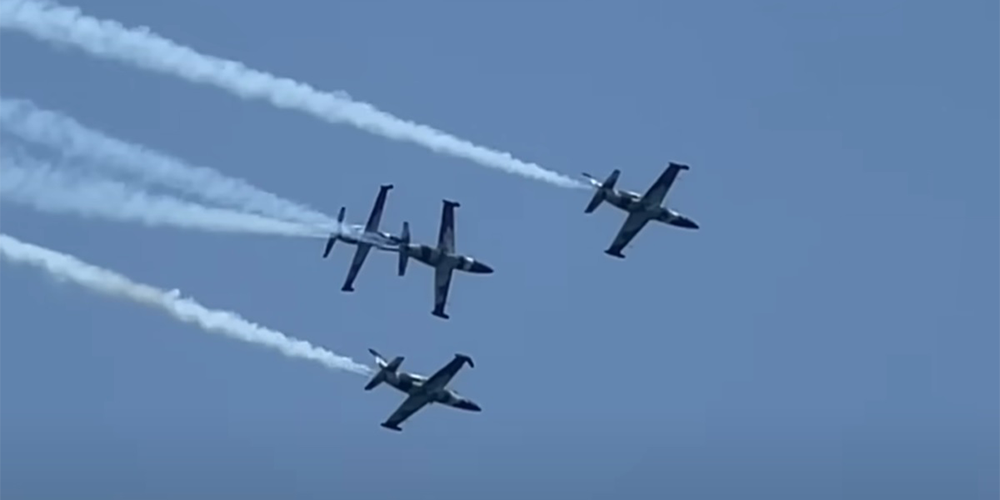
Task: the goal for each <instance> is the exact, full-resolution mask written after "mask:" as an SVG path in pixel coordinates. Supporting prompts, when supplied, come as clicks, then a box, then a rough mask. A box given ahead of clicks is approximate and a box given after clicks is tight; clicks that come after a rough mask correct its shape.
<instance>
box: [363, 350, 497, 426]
mask: <svg viewBox="0 0 1000 500" xmlns="http://www.w3.org/2000/svg"><path fill="white" fill-rule="evenodd" d="M368 352H370V353H372V356H375V364H377V365H378V368H379V370H378V373H376V374H375V376H374V377H372V379H371V381H369V382H368V384H367V385H365V390H366V391H370V390H372V389H374V388H376V387H378V386H379V385H380V384H381V383H382V382H385V383H387V384H389V385H391V386H392V387H394V388H396V389H397V390H398V391H400V392H402V393H404V394H406V399H404V400H403V402H402V403H401V404H400V405H399V407H398V408H396V411H394V412H392V415H389V418H387V419H386V420H385V422H382V423H381V424H379V425H381V426H382V427H385V428H386V429H391V430H394V431H402V430H403V429H401V428H400V427H399V424H401V423H403V421H405V420H406V419H408V418H410V416H412V415H413V414H414V413H416V412H417V411H419V410H420V409H421V408H423V407H424V406H427V405H428V404H431V403H439V404H443V405H446V406H451V407H452V408H458V409H460V410H466V411H475V412H479V411H483V409H482V408H480V407H479V405H478V404H476V403H474V402H473V401H472V400H471V399H469V398H466V397H464V396H460V395H459V394H458V393H457V392H455V390H453V389H447V388H445V386H446V385H448V382H450V381H451V379H452V378H453V377H454V376H455V374H456V373H458V370H460V369H462V367H463V366H464V365H465V363H468V364H469V366H470V367H473V368H475V366H476V365H475V364H474V363H473V362H472V358H470V357H468V356H466V355H464V354H456V355H455V357H454V358H453V359H452V360H451V361H449V362H448V364H446V365H444V367H443V368H441V369H440V370H438V371H437V373H435V374H434V375H431V376H430V378H428V377H425V376H423V375H416V374H413V373H406V372H403V371H399V365H400V364H402V363H403V357H402V356H396V358H395V359H393V360H392V361H391V362H386V360H385V358H383V357H382V355H381V354H379V353H378V352H377V351H376V350H375V349H368Z"/></svg>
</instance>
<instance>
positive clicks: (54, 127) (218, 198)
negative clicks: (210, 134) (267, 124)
mask: <svg viewBox="0 0 1000 500" xmlns="http://www.w3.org/2000/svg"><path fill="white" fill-rule="evenodd" d="M0 125H2V126H3V128H4V129H6V130H8V131H10V132H12V133H14V134H16V135H17V136H18V137H20V138H21V139H23V140H26V141H30V142H34V143H38V144H42V145H45V146H47V147H50V148H53V149H58V150H60V152H61V153H63V154H66V155H67V156H69V157H70V158H72V157H75V156H81V157H86V158H89V159H91V160H94V162H95V163H94V164H93V165H94V166H95V167H99V168H106V169H112V170H115V171H118V172H121V173H125V174H130V175H133V176H135V177H137V178H138V180H139V181H140V182H144V183H147V184H154V183H159V184H162V185H164V186H169V187H171V188H173V189H177V190H179V191H181V192H184V193H185V194H188V195H192V196H196V197H198V198H200V199H201V200H202V201H205V202H208V203H213V204H218V205H223V206H229V207H231V208H234V209H236V210H239V211H241V212H248V213H258V214H261V215H264V216H267V217H270V218H274V219H283V220H289V221H292V222H298V223H301V224H308V225H315V226H327V227H334V226H336V225H337V223H336V220H334V219H332V218H330V217H328V216H326V215H324V214H322V213H320V212H318V211H316V210H313V209H311V208H308V207H305V206H303V205H300V204H297V203H294V202H291V201H288V200H284V199H282V198H279V197H278V196H275V195H273V194H271V193H269V192H267V191H264V190H261V189H258V188H256V187H254V186H252V185H251V184H249V183H248V182H246V181H243V180H241V179H233V178H230V177H227V176H225V175H223V174H222V173H220V172H218V171H216V170H213V169H211V168H205V167H198V166H193V165H188V164H186V163H185V162H184V161H182V160H179V159H176V158H172V157H170V156H169V155H166V154H163V153H159V152H157V151H153V150H151V149H148V148H145V147H143V146H140V145H137V144H130V143H128V142H125V141H122V140H119V139H116V138H114V137H110V136H108V135H106V134H104V133H102V132H100V131H97V130H93V129H90V128H87V127H86V126H84V125H83V124H81V123H79V122H77V121H76V120H74V119H73V118H71V117H69V116H66V115H63V114H60V113H58V112H55V111H48V110H44V109H40V108H38V107H37V106H36V105H35V104H34V103H32V102H31V101H28V100H24V99H16V98H15V99H4V98H2V97H0Z"/></svg>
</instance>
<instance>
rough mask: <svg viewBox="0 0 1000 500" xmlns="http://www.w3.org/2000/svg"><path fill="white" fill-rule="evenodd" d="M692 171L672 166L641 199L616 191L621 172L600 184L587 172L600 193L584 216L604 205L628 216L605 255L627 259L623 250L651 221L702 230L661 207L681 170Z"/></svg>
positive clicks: (677, 164)
mask: <svg viewBox="0 0 1000 500" xmlns="http://www.w3.org/2000/svg"><path fill="white" fill-rule="evenodd" d="M689 168H690V167H688V166H687V165H682V164H679V163H673V162H670V164H669V165H668V166H667V168H666V169H665V170H664V171H663V173H662V174H660V177H659V178H657V179H656V182H654V183H653V185H652V186H650V187H649V189H648V190H646V193H645V194H642V195H640V194H639V193H635V192H632V191H625V190H622V189H617V188H615V183H617V182H618V176H619V175H621V171H620V170H618V169H615V170H614V171H612V172H611V175H609V176H608V178H607V179H606V180H605V181H604V182H600V181H598V180H597V179H595V178H594V177H593V176H591V175H590V174H588V173H586V172H584V173H583V175H584V177H586V178H587V180H589V181H590V183H591V184H592V185H593V186H594V187H595V188H597V192H596V193H594V197H593V198H591V200H590V203H589V204H588V205H587V208H586V209H584V211H583V212H584V213H587V214H589V213H592V212H593V211H594V210H596V209H597V207H599V206H600V205H601V203H602V202H605V201H606V202H608V203H610V204H611V205H613V206H615V207H617V208H619V209H621V210H623V211H625V212H627V213H628V216H627V217H626V218H625V223H624V224H622V227H621V229H620V230H619V231H618V234H617V235H616V236H615V239H614V241H612V242H611V246H610V247H608V249H607V250H605V251H604V253H606V254H608V255H610V256H612V257H618V258H619V259H624V258H625V255H624V254H622V250H623V249H624V248H625V247H626V246H627V245H628V244H629V243H630V242H631V241H632V239H633V238H635V236H636V235H637V234H639V231H641V230H642V228H644V227H646V223H647V222H649V221H651V220H653V221H657V222H662V223H664V224H670V225H671V226H677V227H683V228H686V229H698V228H699V226H698V224H697V223H696V222H695V221H693V220H691V219H690V218H688V217H686V216H684V215H681V214H680V213H678V212H676V211H674V210H671V209H669V208H667V207H665V206H661V204H662V203H663V199H664V198H665V197H666V196H667V192H668V191H670V187H671V186H672V185H673V184H674V181H675V180H676V179H677V175H678V174H679V173H680V172H681V171H682V170H688V169H689Z"/></svg>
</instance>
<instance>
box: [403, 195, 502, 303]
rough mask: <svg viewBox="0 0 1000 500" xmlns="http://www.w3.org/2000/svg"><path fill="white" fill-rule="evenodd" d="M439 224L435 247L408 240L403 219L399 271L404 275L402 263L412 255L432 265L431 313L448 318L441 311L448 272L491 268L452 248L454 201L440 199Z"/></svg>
mask: <svg viewBox="0 0 1000 500" xmlns="http://www.w3.org/2000/svg"><path fill="white" fill-rule="evenodd" d="M442 201H443V203H444V205H443V206H442V207H441V227H440V229H439V230H438V243H437V246H436V247H432V246H428V245H422V244H411V243H410V224H409V223H408V222H404V223H403V234H402V235H400V237H399V238H398V239H399V245H398V248H399V250H398V251H399V275H400V276H404V275H406V264H407V262H408V260H409V259H411V258H412V259H414V260H417V261H419V262H422V263H424V264H426V265H428V266H430V267H432V268H434V310H433V311H431V314H433V315H434V316H437V317H439V318H443V319H449V318H450V316H448V314H447V313H445V312H444V309H445V305H446V304H447V302H448V291H449V289H450V288H451V275H452V273H453V272H454V271H455V270H456V269H458V270H459V271H465V272H467V273H472V274H491V273H492V272H493V268H492V267H490V266H488V265H486V264H484V263H482V262H480V261H478V260H476V259H474V258H472V257H469V256H467V255H461V254H458V253H456V252H455V209H456V208H458V207H459V206H460V205H459V204H458V202H455V201H449V200H442Z"/></svg>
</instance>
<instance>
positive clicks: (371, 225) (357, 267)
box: [323, 184, 401, 292]
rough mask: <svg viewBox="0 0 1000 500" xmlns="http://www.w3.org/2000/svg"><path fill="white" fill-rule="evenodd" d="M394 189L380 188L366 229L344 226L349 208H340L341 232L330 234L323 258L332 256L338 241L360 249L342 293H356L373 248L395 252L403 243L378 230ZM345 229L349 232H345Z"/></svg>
mask: <svg viewBox="0 0 1000 500" xmlns="http://www.w3.org/2000/svg"><path fill="white" fill-rule="evenodd" d="M392 188H393V185H392V184H383V185H382V186H380V187H379V191H378V197H377V198H375V205H374V206H373V207H372V212H371V214H370V215H369V216H368V223H367V224H365V226H364V228H361V227H360V226H344V225H343V223H344V215H345V212H346V211H347V207H340V214H338V215H337V222H339V223H340V224H341V228H340V229H341V231H338V232H333V233H330V237H329V238H328V239H327V240H326V249H324V250H323V258H324V259H325V258H327V257H328V256H329V255H330V251H331V250H333V244H334V243H336V242H337V241H343V242H344V243H348V244H350V245H355V246H357V247H358V249H357V250H356V251H355V252H354V259H353V260H352V261H351V267H350V269H348V270H347V279H345V280H344V286H343V287H341V288H340V289H341V291H344V292H353V291H354V280H355V279H357V277H358V272H359V271H361V266H362V265H363V264H364V263H365V259H366V258H368V252H370V251H371V249H372V247H373V246H375V247H378V248H379V249H381V250H393V251H394V250H396V247H397V245H399V243H400V241H401V240H400V239H399V238H397V237H395V236H393V235H391V234H389V233H386V232H383V231H379V228H378V226H379V224H380V223H381V221H382V211H383V210H384V209H385V199H386V197H387V196H388V195H389V190H390V189H392ZM344 229H347V230H346V231H343V230H344Z"/></svg>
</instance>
